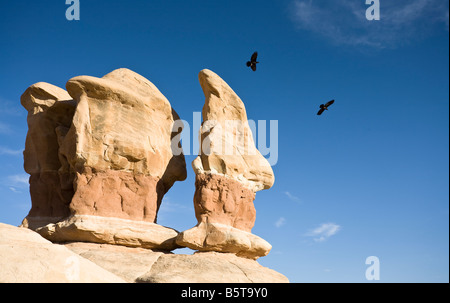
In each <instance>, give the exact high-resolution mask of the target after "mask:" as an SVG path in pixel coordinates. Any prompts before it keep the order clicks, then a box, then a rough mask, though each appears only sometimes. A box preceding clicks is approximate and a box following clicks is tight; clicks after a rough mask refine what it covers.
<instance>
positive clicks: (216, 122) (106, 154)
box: [0, 68, 289, 283]
mask: <svg viewBox="0 0 450 303" xmlns="http://www.w3.org/2000/svg"><path fill="white" fill-rule="evenodd" d="M199 79H200V84H201V87H202V89H203V92H204V94H205V97H206V101H205V105H204V107H203V112H202V115H203V122H202V125H201V129H200V143H201V152H200V155H199V156H198V157H197V158H196V159H195V160H194V161H193V162H192V167H193V169H194V172H195V193H194V209H195V216H196V218H197V221H198V224H197V225H196V226H195V227H193V228H191V229H189V230H186V231H184V232H182V233H179V232H178V231H176V230H174V229H172V228H169V227H164V226H161V225H158V224H157V216H158V210H159V208H160V205H161V203H162V200H163V197H164V195H165V194H166V193H167V191H168V190H169V189H170V188H171V187H172V186H173V184H174V183H175V182H176V181H183V180H185V179H186V177H187V171H186V162H185V158H184V154H183V150H182V147H181V142H180V138H181V131H182V126H183V125H182V123H181V120H180V118H179V116H178V115H177V113H176V112H175V110H174V109H173V108H172V107H171V105H170V103H169V101H168V100H167V99H166V98H165V97H164V95H163V94H162V93H161V92H160V91H159V90H158V89H157V88H156V86H155V85H153V84H152V83H151V82H150V81H149V80H147V79H145V78H144V77H142V76H140V75H139V74H136V73H135V72H133V71H131V70H128V69H124V68H122V69H117V70H114V71H113V72H111V73H109V74H107V75H105V76H103V77H102V78H96V77H90V76H79V77H75V78H72V79H70V80H69V81H68V82H67V84H66V89H67V91H66V90H64V89H62V88H59V87H56V86H54V85H51V84H48V83H42V82H40V83H37V84H34V85H32V86H30V87H29V88H28V89H27V90H26V91H25V92H24V93H23V95H22V97H21V104H22V105H23V106H24V107H25V108H26V109H27V111H28V117H27V121H28V128H29V129H28V134H27V138H26V143H25V151H24V168H25V171H26V172H27V173H29V174H30V180H29V182H30V194H31V202H32V207H31V210H30V212H29V214H28V215H27V217H26V218H25V219H24V220H23V222H22V225H21V226H20V227H13V226H8V225H5V224H0V231H1V232H0V282H141V283H163V282H181V283H185V282H189V283H193V282H235V283H236V282H246V283H248V282H265V283H269V282H289V281H288V279H287V278H286V277H284V276H283V275H282V274H280V273H277V272H276V271H274V270H271V269H269V268H265V267H263V266H261V265H260V264H259V263H258V262H257V261H256V259H258V258H259V257H262V256H266V255H267V254H268V253H269V251H270V250H271V248H272V246H271V245H270V244H269V243H268V242H267V241H265V240H264V239H262V238H260V237H258V236H256V235H254V234H252V232H251V231H252V228H253V226H254V224H255V220H256V209H255V206H254V203H253V202H254V200H255V196H256V192H258V191H260V190H264V189H269V188H270V187H272V185H273V183H274V174H273V171H272V168H271V166H270V164H269V162H268V161H267V160H266V159H265V158H264V157H263V156H262V155H261V153H260V152H259V151H258V150H257V148H256V146H255V142H254V140H253V136H252V132H251V129H250V127H249V123H248V120H247V114H246V110H245V106H244V103H243V102H242V101H241V99H240V98H239V97H238V96H237V95H236V93H235V92H234V91H233V90H232V89H231V88H230V87H229V86H228V84H227V83H225V81H223V80H222V79H221V78H220V77H219V76H218V75H216V74H215V73H213V72H212V71H210V70H203V71H201V72H200V75H199ZM187 202H188V201H187ZM42 237H44V238H46V239H43V238H42ZM48 240H50V241H51V242H53V243H51V242H50V241H48ZM180 247H189V248H191V249H194V250H197V251H196V252H195V253H194V254H193V255H179V254H173V253H172V252H171V251H172V250H174V249H176V248H180ZM48 252H50V255H51V258H50V259H49V258H48ZM21 258H22V259H23V258H24V259H25V260H26V262H25V263H24V264H22V263H23V262H21V261H20V259H21ZM74 264H75V265H74ZM73 266H76V268H75V269H76V270H75V271H74V270H73V269H74V267H73ZM29 268H32V269H33V270H32V275H31V276H30V275H28V272H29Z"/></svg>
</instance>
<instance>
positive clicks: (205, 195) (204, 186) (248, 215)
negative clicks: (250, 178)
mask: <svg viewBox="0 0 450 303" xmlns="http://www.w3.org/2000/svg"><path fill="white" fill-rule="evenodd" d="M253 200H255V193H254V192H253V191H252V190H250V189H248V188H245V187H244V186H243V185H242V184H241V183H240V182H238V181H236V180H233V179H231V178H228V177H226V176H222V175H217V174H197V175H196V177H195V194H194V208H195V217H196V218H197V221H198V223H200V222H204V223H219V224H225V225H229V226H232V227H234V228H237V229H241V230H243V231H247V232H250V231H251V230H252V228H253V226H254V225H255V220H256V210H255V206H254V205H253Z"/></svg>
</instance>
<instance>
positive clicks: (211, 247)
mask: <svg viewBox="0 0 450 303" xmlns="http://www.w3.org/2000/svg"><path fill="white" fill-rule="evenodd" d="M176 242H177V244H179V245H180V246H185V247H189V248H190V249H195V250H199V251H218V252H225V253H233V254H236V256H239V257H245V258H249V259H254V260H256V259H257V258H259V257H264V256H267V254H268V253H269V252H270V250H271V249H272V245H270V244H269V242H267V241H266V240H264V239H262V238H260V237H258V236H256V235H254V234H251V233H249V232H245V231H243V230H240V229H237V228H234V227H231V226H229V225H224V224H219V223H200V224H198V225H197V226H195V227H194V228H191V229H188V230H186V231H183V232H182V233H180V234H179V235H178V237H177V239H176Z"/></svg>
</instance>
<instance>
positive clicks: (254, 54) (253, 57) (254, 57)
mask: <svg viewBox="0 0 450 303" xmlns="http://www.w3.org/2000/svg"><path fill="white" fill-rule="evenodd" d="M257 58H258V52H254V53H253V55H252V58H251V60H252V62H256V59H257Z"/></svg>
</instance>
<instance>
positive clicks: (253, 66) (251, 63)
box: [247, 52, 259, 72]
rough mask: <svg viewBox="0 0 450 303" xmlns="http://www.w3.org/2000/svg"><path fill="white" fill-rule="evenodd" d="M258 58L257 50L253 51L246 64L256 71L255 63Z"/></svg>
mask: <svg viewBox="0 0 450 303" xmlns="http://www.w3.org/2000/svg"><path fill="white" fill-rule="evenodd" d="M257 58H258V52H254V53H253V55H252V57H251V58H250V61H247V66H248V67H250V68H251V69H252V70H253V71H254V72H256V64H257V63H259V62H257V61H256V59H257Z"/></svg>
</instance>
